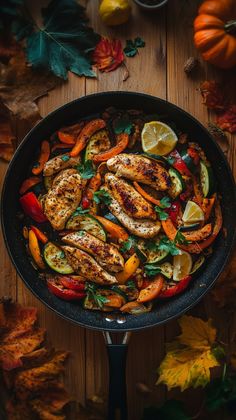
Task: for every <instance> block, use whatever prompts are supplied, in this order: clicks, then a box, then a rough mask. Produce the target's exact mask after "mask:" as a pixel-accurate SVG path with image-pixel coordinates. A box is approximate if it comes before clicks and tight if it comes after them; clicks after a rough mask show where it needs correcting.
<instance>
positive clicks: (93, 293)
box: [85, 283, 108, 309]
mask: <svg viewBox="0 0 236 420" xmlns="http://www.w3.org/2000/svg"><path fill="white" fill-rule="evenodd" d="M85 290H86V292H87V296H88V299H89V300H92V301H93V302H94V304H95V305H96V306H98V308H100V309H102V308H103V306H104V305H105V303H107V302H108V299H107V298H106V297H105V296H102V295H101V294H99V292H98V291H97V286H96V285H95V284H93V283H86V286H85Z"/></svg>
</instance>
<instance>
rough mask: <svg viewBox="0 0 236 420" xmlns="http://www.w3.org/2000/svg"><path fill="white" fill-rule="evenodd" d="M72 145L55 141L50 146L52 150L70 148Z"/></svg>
mask: <svg viewBox="0 0 236 420" xmlns="http://www.w3.org/2000/svg"><path fill="white" fill-rule="evenodd" d="M72 147H73V144H67V143H56V144H54V145H53V146H52V149H51V151H52V152H54V151H55V150H57V149H71V148H72Z"/></svg>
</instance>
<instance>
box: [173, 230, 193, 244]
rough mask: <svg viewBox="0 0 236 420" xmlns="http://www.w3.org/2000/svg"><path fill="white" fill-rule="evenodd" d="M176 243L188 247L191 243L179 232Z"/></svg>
mask: <svg viewBox="0 0 236 420" xmlns="http://www.w3.org/2000/svg"><path fill="white" fill-rule="evenodd" d="M174 243H175V244H178V245H188V244H189V243H190V241H188V240H187V239H186V238H185V236H184V235H183V234H182V233H181V232H180V231H179V230H178V231H177V233H176V235H175V239H174Z"/></svg>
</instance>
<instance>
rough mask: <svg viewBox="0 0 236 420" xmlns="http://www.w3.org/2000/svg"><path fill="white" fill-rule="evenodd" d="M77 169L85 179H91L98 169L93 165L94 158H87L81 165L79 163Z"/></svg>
mask: <svg viewBox="0 0 236 420" xmlns="http://www.w3.org/2000/svg"><path fill="white" fill-rule="evenodd" d="M76 169H77V170H78V172H79V173H80V175H81V178H83V179H90V178H92V177H93V176H94V175H95V173H96V169H95V167H94V166H93V162H92V160H86V162H85V163H81V164H80V165H77V167H76Z"/></svg>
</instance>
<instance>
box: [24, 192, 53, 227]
mask: <svg viewBox="0 0 236 420" xmlns="http://www.w3.org/2000/svg"><path fill="white" fill-rule="evenodd" d="M20 204H21V207H22V209H23V211H24V213H25V214H27V216H30V217H31V218H32V219H33V220H35V222H38V223H43V222H47V220H48V219H47V217H46V216H45V214H44V213H43V210H42V206H41V204H40V202H39V200H38V199H37V197H36V195H35V194H34V193H33V192H28V193H26V194H24V195H23V196H22V197H20Z"/></svg>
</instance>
